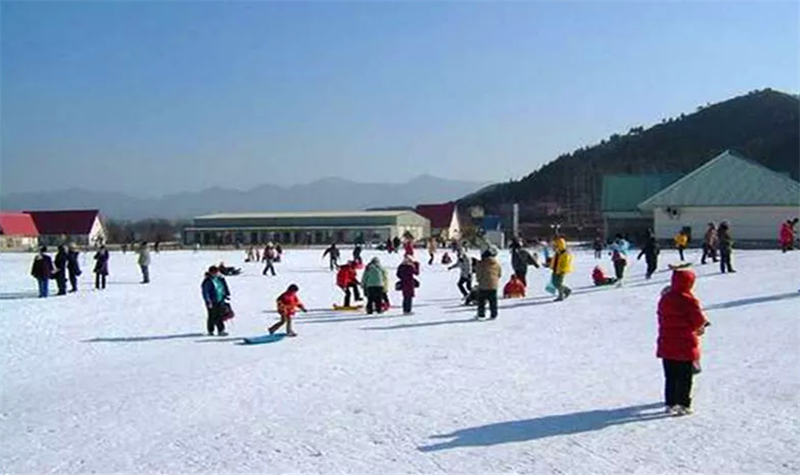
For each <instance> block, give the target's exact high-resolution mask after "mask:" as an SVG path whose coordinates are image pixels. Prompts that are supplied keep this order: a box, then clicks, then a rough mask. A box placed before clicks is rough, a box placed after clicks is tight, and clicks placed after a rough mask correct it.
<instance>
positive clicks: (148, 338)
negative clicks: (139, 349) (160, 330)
mask: <svg viewBox="0 0 800 475" xmlns="http://www.w3.org/2000/svg"><path fill="white" fill-rule="evenodd" d="M205 335H206V334H205V333H179V334H175V335H153V336H125V337H118V338H92V339H91V340H81V341H82V342H83V343H135V342H139V341H159V340H175V339H178V338H197V337H201V336H205Z"/></svg>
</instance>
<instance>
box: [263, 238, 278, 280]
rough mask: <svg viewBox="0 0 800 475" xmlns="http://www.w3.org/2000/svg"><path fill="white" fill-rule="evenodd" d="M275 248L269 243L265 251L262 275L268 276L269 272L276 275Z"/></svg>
mask: <svg viewBox="0 0 800 475" xmlns="http://www.w3.org/2000/svg"><path fill="white" fill-rule="evenodd" d="M275 257H276V254H275V246H274V245H273V244H272V243H271V242H270V243H267V247H266V248H265V249H264V262H265V263H266V264H265V265H264V270H263V271H261V275H267V271H269V272H271V273H272V275H275V265H274V262H275Z"/></svg>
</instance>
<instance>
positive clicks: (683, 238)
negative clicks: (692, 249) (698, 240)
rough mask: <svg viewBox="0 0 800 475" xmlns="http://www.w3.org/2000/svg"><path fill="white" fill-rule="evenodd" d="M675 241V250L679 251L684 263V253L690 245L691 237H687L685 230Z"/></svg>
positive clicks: (681, 231)
mask: <svg viewBox="0 0 800 475" xmlns="http://www.w3.org/2000/svg"><path fill="white" fill-rule="evenodd" d="M673 241H675V248H676V249H677V250H678V255H680V257H681V262H683V259H684V258H683V251H684V250H685V249H686V246H687V245H688V244H689V236H687V235H686V233H685V232H683V230H680V231H678V234H676V235H675V237H674V238H673Z"/></svg>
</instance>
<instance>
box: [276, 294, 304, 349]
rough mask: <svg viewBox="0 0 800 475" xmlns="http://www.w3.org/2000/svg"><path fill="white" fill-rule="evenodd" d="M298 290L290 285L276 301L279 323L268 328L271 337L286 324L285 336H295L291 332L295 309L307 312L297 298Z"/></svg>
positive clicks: (295, 334)
mask: <svg viewBox="0 0 800 475" xmlns="http://www.w3.org/2000/svg"><path fill="white" fill-rule="evenodd" d="M299 290H300V289H299V288H298V287H297V286H296V285H295V284H292V285H290V286H289V288H288V289H286V292H284V293H282V294H281V295H280V296H279V297H278V299H277V301H276V302H277V304H278V314H279V315H280V316H281V319H280V321H278V323H276V324H274V325H272V326H271V327H269V334H270V335H272V334H273V333H275V332H276V331H278V329H279V328H280V327H281V326H282V325H283V324H284V323H285V324H286V336H297V333H295V332H294V331H292V316H294V314H295V313H297V309H300V310H302V311H303V313H305V312H307V310H306V307H305V306H304V305H303V303H302V302H301V301H300V298H299V297H298V296H297V292H298V291H299Z"/></svg>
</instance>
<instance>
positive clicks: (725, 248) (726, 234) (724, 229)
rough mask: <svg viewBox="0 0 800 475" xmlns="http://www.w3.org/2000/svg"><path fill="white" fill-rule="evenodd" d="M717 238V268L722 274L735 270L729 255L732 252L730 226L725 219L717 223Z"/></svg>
mask: <svg viewBox="0 0 800 475" xmlns="http://www.w3.org/2000/svg"><path fill="white" fill-rule="evenodd" d="M717 238H718V239H719V269H720V271H721V272H722V273H723V274H724V273H725V271H726V270H727V272H729V273H734V272H736V271H735V270H734V269H733V265H731V255H732V254H733V238H731V231H730V227H729V226H728V222H727V221H723V222H721V223H719V227H718V228H717Z"/></svg>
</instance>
